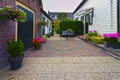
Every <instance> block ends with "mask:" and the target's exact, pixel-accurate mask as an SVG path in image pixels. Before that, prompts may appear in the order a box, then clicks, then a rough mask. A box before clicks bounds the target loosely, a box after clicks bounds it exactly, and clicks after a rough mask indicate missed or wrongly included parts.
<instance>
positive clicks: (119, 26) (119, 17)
mask: <svg viewBox="0 0 120 80" xmlns="http://www.w3.org/2000/svg"><path fill="white" fill-rule="evenodd" d="M118 32H120V0H118Z"/></svg>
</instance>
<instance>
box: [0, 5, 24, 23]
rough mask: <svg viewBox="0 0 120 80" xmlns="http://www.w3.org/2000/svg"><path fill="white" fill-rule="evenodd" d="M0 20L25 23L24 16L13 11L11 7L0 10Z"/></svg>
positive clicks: (20, 12) (19, 12)
mask: <svg viewBox="0 0 120 80" xmlns="http://www.w3.org/2000/svg"><path fill="white" fill-rule="evenodd" d="M0 20H4V21H7V20H15V21H18V22H19V21H21V22H25V21H26V14H25V13H24V12H23V11H21V10H19V9H14V8H13V7H12V6H6V7H3V8H2V9H0Z"/></svg>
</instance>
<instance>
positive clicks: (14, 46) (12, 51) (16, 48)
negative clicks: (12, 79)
mask: <svg viewBox="0 0 120 80" xmlns="http://www.w3.org/2000/svg"><path fill="white" fill-rule="evenodd" d="M23 50H24V44H23V42H22V40H17V41H15V40H12V41H11V42H7V51H8V53H9V57H8V61H9V63H10V67H11V69H12V70H17V69H19V68H21V66H22V61H23V57H24V54H23Z"/></svg>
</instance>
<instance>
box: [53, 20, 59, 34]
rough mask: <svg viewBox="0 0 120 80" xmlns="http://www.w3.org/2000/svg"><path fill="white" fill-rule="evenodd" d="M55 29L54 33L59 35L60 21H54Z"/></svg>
mask: <svg viewBox="0 0 120 80" xmlns="http://www.w3.org/2000/svg"><path fill="white" fill-rule="evenodd" d="M53 27H54V32H55V33H59V31H58V30H59V21H58V20H54V21H53Z"/></svg>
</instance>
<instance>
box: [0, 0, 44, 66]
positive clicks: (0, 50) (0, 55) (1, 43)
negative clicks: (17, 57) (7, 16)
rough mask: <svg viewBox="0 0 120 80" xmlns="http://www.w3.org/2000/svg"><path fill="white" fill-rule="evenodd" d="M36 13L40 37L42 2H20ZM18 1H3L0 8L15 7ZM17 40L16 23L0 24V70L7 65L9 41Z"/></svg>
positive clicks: (24, 0)
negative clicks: (39, 22) (39, 24)
mask: <svg viewBox="0 0 120 80" xmlns="http://www.w3.org/2000/svg"><path fill="white" fill-rule="evenodd" d="M18 1H19V2H21V3H23V4H24V5H26V6H27V7H29V8H30V9H32V10H33V11H34V12H35V36H38V35H37V34H38V32H39V31H38V29H37V28H38V27H37V23H38V21H39V20H40V8H41V7H42V3H41V0H33V2H30V1H29V0H18ZM15 3H16V0H3V1H2V2H0V8H2V7H5V6H6V5H10V6H13V7H15V6H16V5H15ZM13 38H15V21H7V22H6V23H4V22H0V68H2V67H4V66H5V65H6V64H7V58H8V54H7V51H6V44H7V41H10V40H12V39H13Z"/></svg>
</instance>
